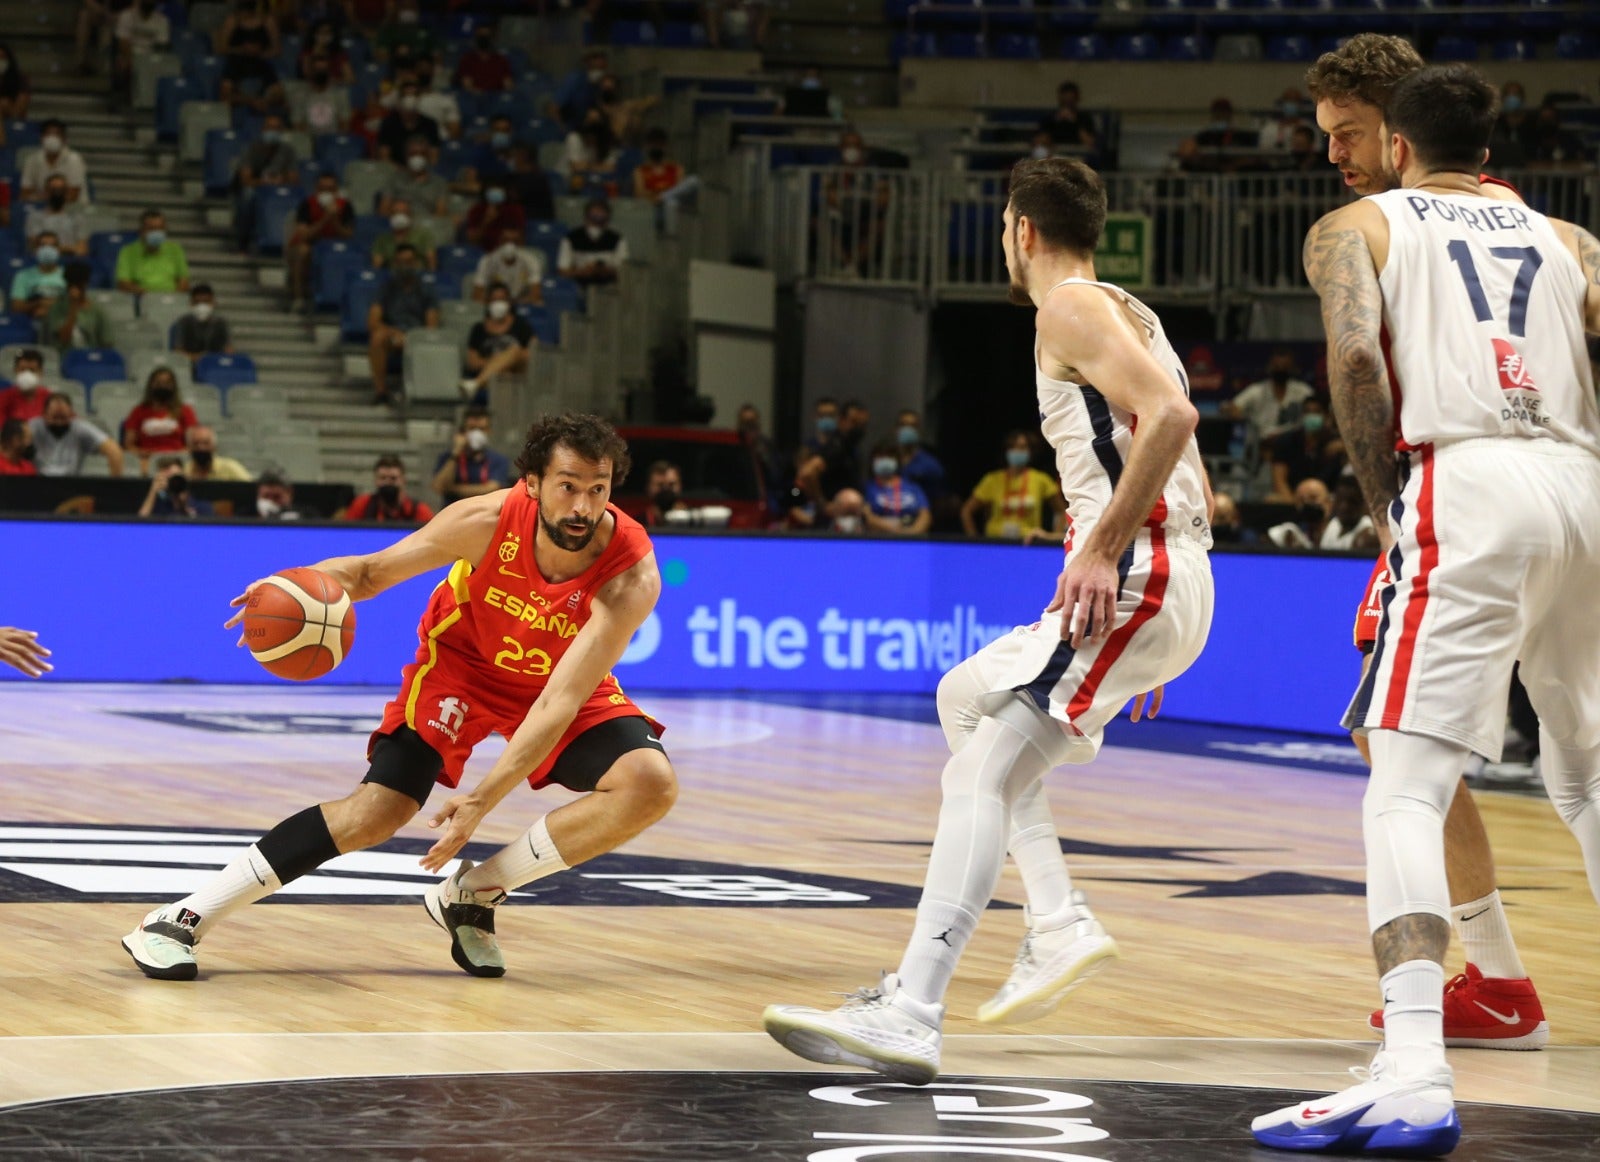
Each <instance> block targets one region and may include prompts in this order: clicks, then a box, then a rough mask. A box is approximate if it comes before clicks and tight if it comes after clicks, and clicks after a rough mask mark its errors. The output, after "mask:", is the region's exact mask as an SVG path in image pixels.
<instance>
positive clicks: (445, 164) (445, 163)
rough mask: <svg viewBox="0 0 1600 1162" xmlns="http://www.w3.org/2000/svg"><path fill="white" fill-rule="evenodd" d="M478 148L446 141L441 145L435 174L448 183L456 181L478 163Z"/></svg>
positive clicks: (464, 143)
mask: <svg viewBox="0 0 1600 1162" xmlns="http://www.w3.org/2000/svg"><path fill="white" fill-rule="evenodd" d="M477 158H478V147H477V146H475V145H468V144H467V143H466V142H465V141H445V142H441V143H440V145H439V160H438V162H437V163H436V164H435V165H434V167H433V169H434V172H435V173H437V174H439V175H441V176H442V177H444V178H445V179H447V180H448V181H452V182H453V181H455V180H456V178H457V177H459V176H460V174H461V171H462V170H464V169H466V168H467V167H468V166H470V165H473V164H475V163H476V161H477Z"/></svg>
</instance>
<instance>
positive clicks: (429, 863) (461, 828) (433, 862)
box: [418, 795, 488, 872]
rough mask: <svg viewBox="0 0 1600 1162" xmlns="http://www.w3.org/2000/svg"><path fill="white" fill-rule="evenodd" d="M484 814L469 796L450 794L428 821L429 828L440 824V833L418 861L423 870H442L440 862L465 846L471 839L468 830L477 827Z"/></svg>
mask: <svg viewBox="0 0 1600 1162" xmlns="http://www.w3.org/2000/svg"><path fill="white" fill-rule="evenodd" d="M487 813H488V812H486V811H485V810H484V809H483V808H482V807H481V806H480V805H479V804H478V802H477V800H475V799H473V797H472V796H471V795H452V796H450V798H449V799H447V800H445V804H444V806H443V807H442V808H440V809H439V813H438V814H437V815H435V816H434V817H433V818H432V819H430V820H428V826H429V827H438V826H440V825H441V824H443V825H444V834H443V835H441V836H439V838H438V840H437V841H436V842H435V843H434V845H433V846H432V847H430V848H428V853H427V854H426V855H424V856H423V857H422V858H421V859H420V860H419V861H418V862H419V863H421V864H422V866H423V868H424V869H425V870H427V871H431V872H440V871H443V870H444V865H445V864H447V863H449V862H450V861H451V860H452V859H454V858H455V857H456V855H457V854H458V853H459V852H460V851H461V849H462V848H463V847H465V846H466V845H467V840H469V839H471V838H472V833H473V832H474V831H476V830H477V829H478V824H480V823H482V822H483V817H484V815H486V814H487Z"/></svg>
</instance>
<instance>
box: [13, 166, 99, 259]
mask: <svg viewBox="0 0 1600 1162" xmlns="http://www.w3.org/2000/svg"><path fill="white" fill-rule="evenodd" d="M22 232H23V235H24V236H25V237H26V238H27V240H28V245H29V246H37V245H38V242H39V235H41V234H45V233H49V234H54V235H55V238H56V246H57V247H58V248H59V249H60V251H61V253H62V254H63V255H66V256H73V257H76V256H80V255H84V254H87V253H89V231H88V230H87V229H85V227H84V222H83V215H82V214H79V213H77V212H75V211H74V210H73V208H72V206H71V204H70V203H69V202H68V200H67V179H66V178H64V177H62V176H61V175H60V174H51V175H50V177H48V178H47V179H45V183H44V204H43V205H34V206H29V207H28V216H27V219H26V220H25V221H24V223H23V227H22Z"/></svg>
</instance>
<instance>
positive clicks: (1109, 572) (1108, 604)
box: [1045, 553, 1121, 650]
mask: <svg viewBox="0 0 1600 1162" xmlns="http://www.w3.org/2000/svg"><path fill="white" fill-rule="evenodd" d="M1120 587H1121V585H1120V582H1119V580H1118V578H1117V567H1116V564H1115V562H1113V561H1104V560H1100V559H1098V558H1095V557H1091V556H1089V554H1087V553H1079V554H1078V555H1077V556H1076V557H1074V558H1073V559H1072V560H1071V562H1069V563H1068V565H1067V567H1066V568H1065V569H1064V570H1062V573H1061V576H1060V578H1059V579H1058V580H1057V581H1056V595H1055V599H1054V600H1053V601H1051V602H1050V604H1049V605H1047V606H1045V612H1046V613H1054V612H1055V611H1056V610H1060V611H1061V637H1062V640H1063V641H1066V642H1067V643H1068V644H1070V645H1071V646H1072V648H1073V649H1075V650H1080V649H1082V648H1083V646H1084V644H1085V643H1090V644H1092V643H1094V642H1098V641H1103V640H1105V639H1106V638H1107V637H1109V636H1110V634H1111V627H1112V625H1113V624H1115V622H1116V619H1117V590H1118V589H1119V588H1120Z"/></svg>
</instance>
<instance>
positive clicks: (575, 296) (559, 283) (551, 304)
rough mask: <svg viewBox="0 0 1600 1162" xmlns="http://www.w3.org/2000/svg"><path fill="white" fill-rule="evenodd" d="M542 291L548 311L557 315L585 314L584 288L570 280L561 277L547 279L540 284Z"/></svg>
mask: <svg viewBox="0 0 1600 1162" xmlns="http://www.w3.org/2000/svg"><path fill="white" fill-rule="evenodd" d="M540 289H541V290H542V291H543V292H544V296H543V297H544V305H545V308H546V309H547V310H550V311H553V312H557V313H561V312H566V311H575V312H578V313H580V314H581V313H582V312H583V309H584V299H583V288H582V287H581V286H579V285H578V284H577V283H575V282H573V281H572V280H571V279H570V278H562V277H561V276H560V275H556V276H554V277H552V278H547V279H545V280H544V282H543V283H541V284H540Z"/></svg>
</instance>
